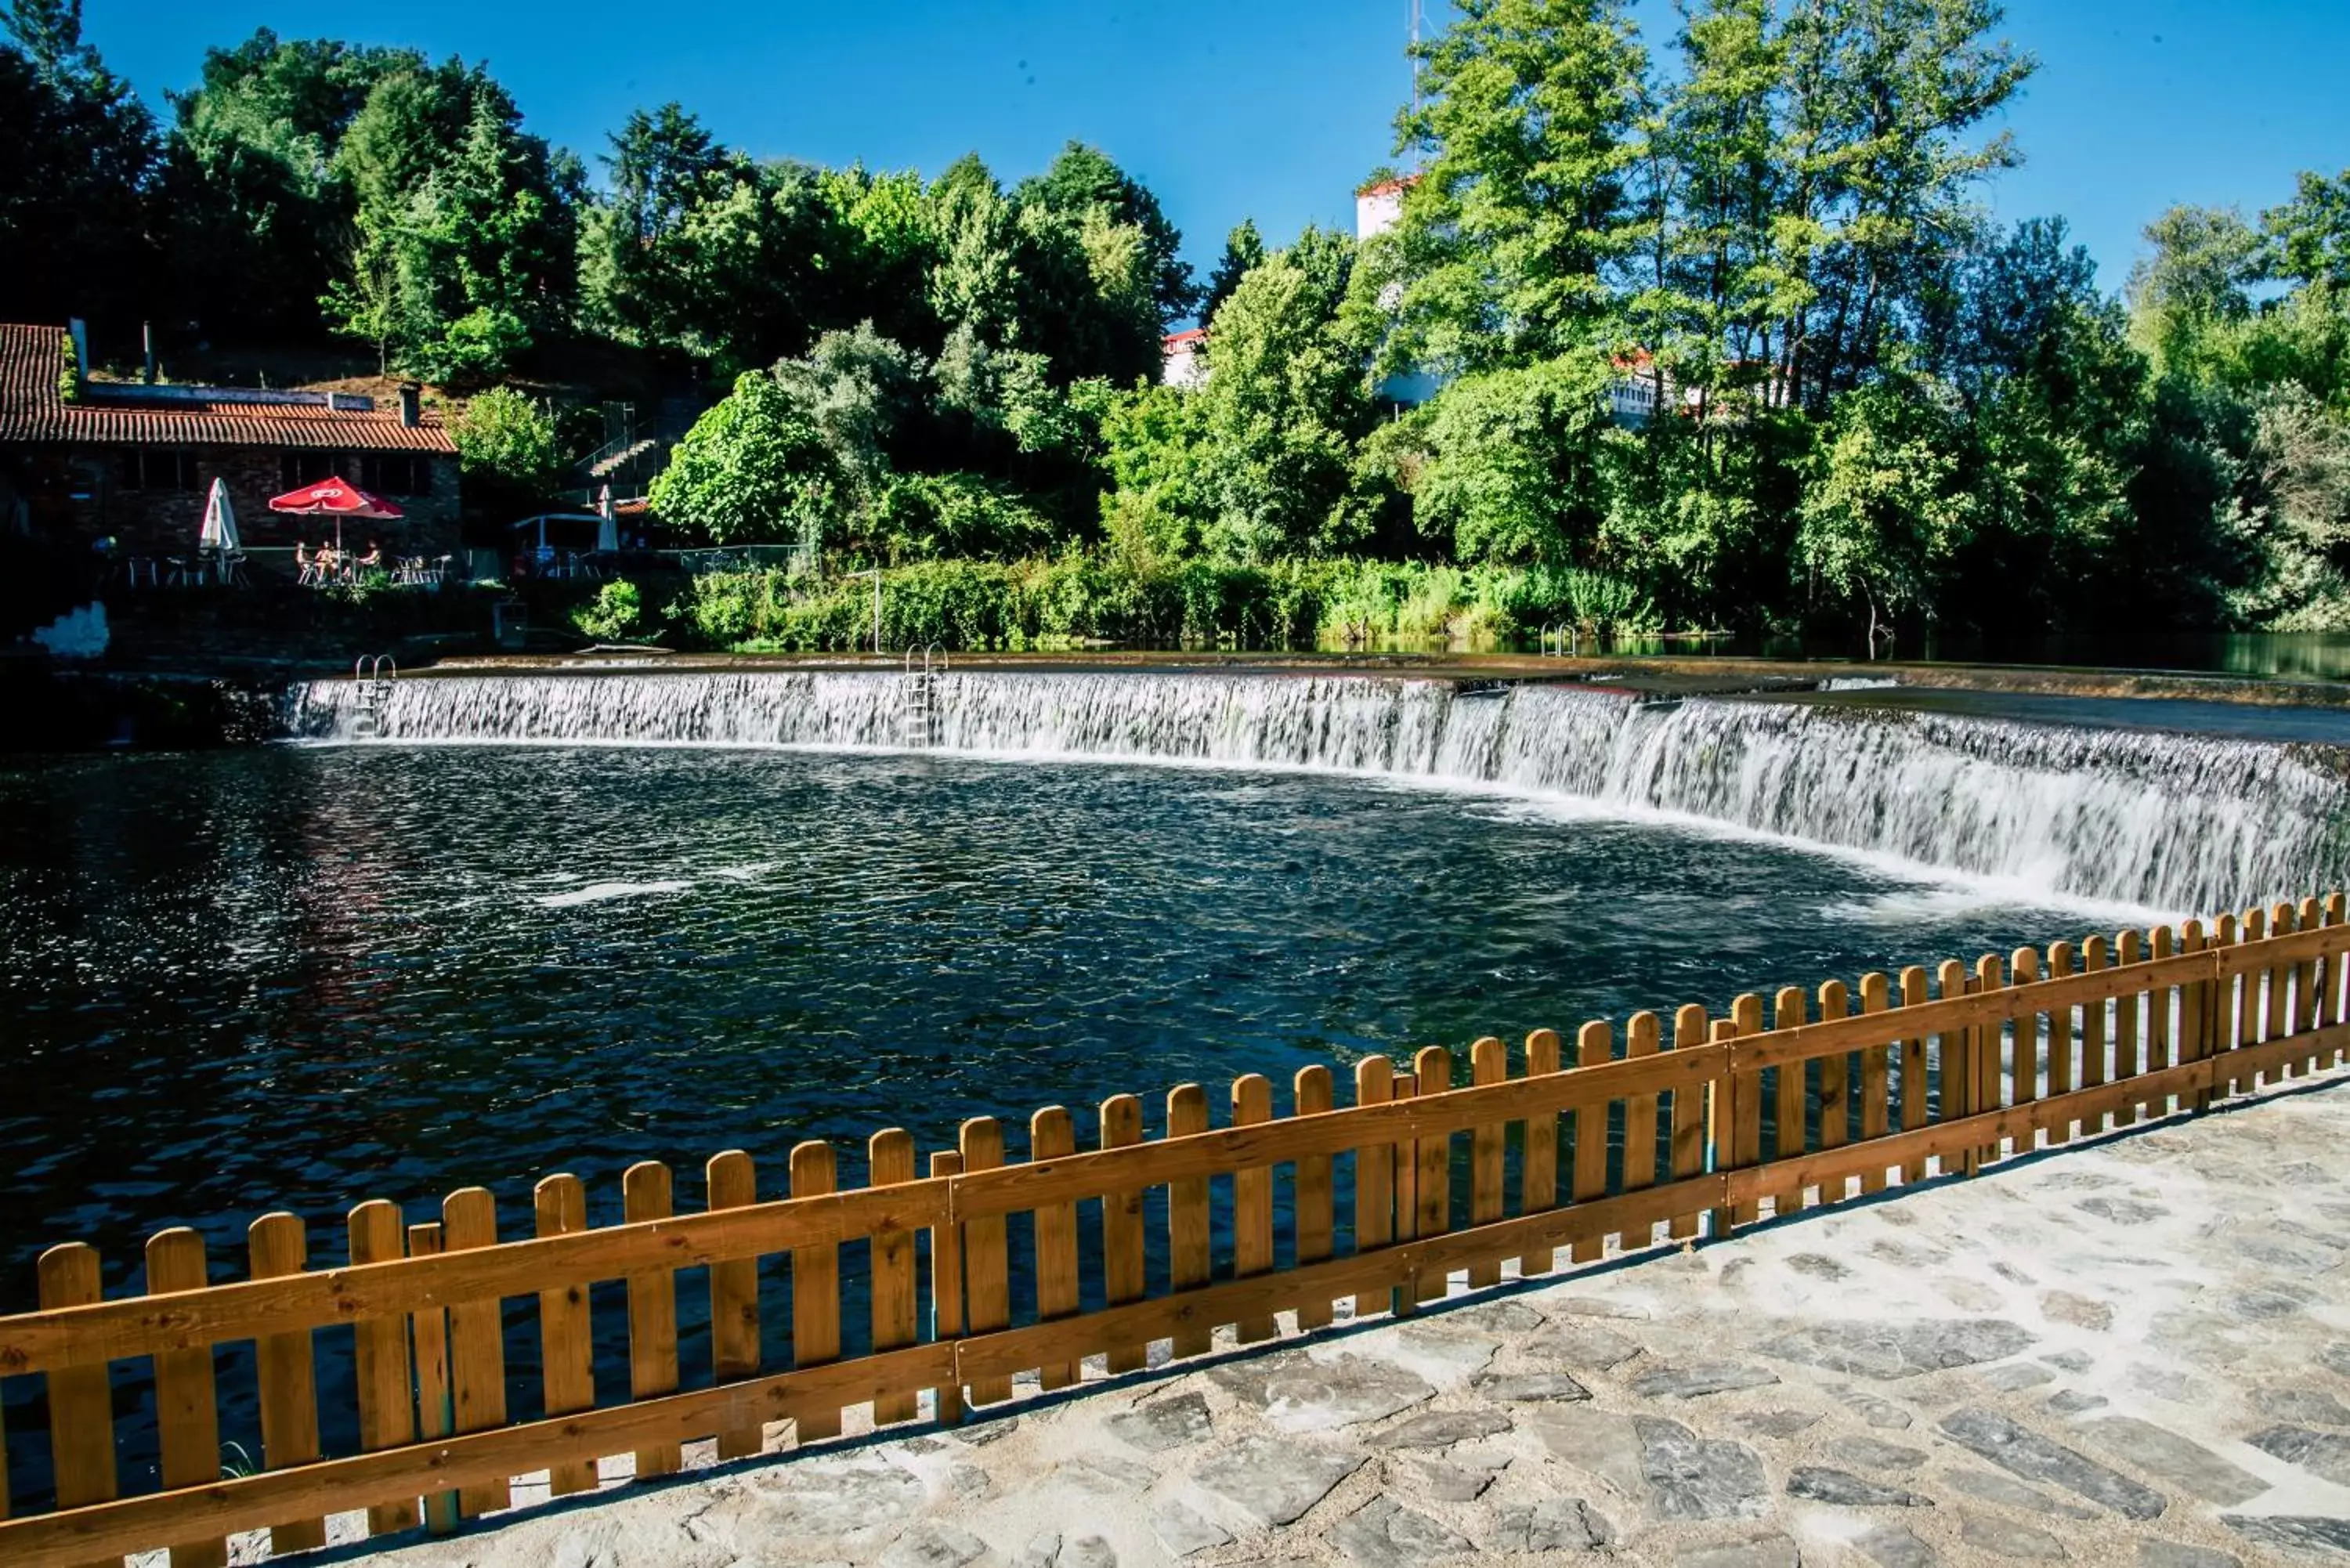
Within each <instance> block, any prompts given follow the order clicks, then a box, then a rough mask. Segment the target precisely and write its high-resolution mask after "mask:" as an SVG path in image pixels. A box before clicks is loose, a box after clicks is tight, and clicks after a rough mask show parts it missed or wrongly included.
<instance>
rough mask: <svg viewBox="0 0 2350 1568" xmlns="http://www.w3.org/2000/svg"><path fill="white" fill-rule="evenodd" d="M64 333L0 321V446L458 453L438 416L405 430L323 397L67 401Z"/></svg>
mask: <svg viewBox="0 0 2350 1568" xmlns="http://www.w3.org/2000/svg"><path fill="white" fill-rule="evenodd" d="M65 343H66V329H65V328H64V327H39V326H26V325H23V324H16V323H0V442H33V441H38V442H43V443H48V444H57V445H65V446H259V447H300V448H309V449H313V450H324V451H330V452H435V453H440V454H442V455H444V456H454V455H455V454H456V451H457V449H456V446H455V445H454V444H453V443H452V441H450V439H449V432H448V431H447V430H445V429H444V428H442V423H441V419H440V416H439V415H438V414H433V413H424V414H422V415H421V417H420V418H419V420H418V422H417V423H415V424H412V425H408V424H402V423H400V410H399V408H398V407H397V406H396V405H395V406H394V407H392V408H389V409H386V408H383V407H381V406H380V405H379V406H375V407H366V408H363V407H359V406H357V405H359V404H360V403H362V402H365V401H366V400H363V399H357V398H346V399H343V400H341V403H342V405H343V406H337V404H336V401H335V400H332V399H329V398H328V397H327V396H326V395H325V394H315V395H314V399H315V400H306V401H302V402H279V401H268V400H263V399H265V398H266V396H267V394H263V393H255V392H248V391H243V390H240V389H235V388H230V387H182V388H173V389H170V390H169V393H168V394H167V395H168V396H170V398H171V400H170V401H168V402H165V401H161V400H155V401H150V400H146V399H148V398H154V397H157V396H158V393H157V392H156V391H155V390H152V389H144V388H139V387H130V386H125V387H122V388H121V389H120V390H119V391H116V392H114V393H113V394H112V395H111V396H109V383H107V382H103V381H93V382H87V383H85V390H84V394H83V396H82V398H81V399H80V400H77V401H74V402H68V401H66V400H65V399H64V398H63V397H61V396H59V395H58V392H57V380H58V378H59V377H60V376H61V375H62V374H63V373H64V371H65V368H66V350H65Z"/></svg>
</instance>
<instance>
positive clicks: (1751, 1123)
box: [1727, 992, 1763, 1226]
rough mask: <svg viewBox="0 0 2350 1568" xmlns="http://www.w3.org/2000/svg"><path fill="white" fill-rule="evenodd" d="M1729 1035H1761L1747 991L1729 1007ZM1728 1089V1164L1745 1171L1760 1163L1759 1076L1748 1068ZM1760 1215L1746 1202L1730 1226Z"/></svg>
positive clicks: (1758, 1005)
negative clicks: (1729, 1090) (1729, 1092)
mask: <svg viewBox="0 0 2350 1568" xmlns="http://www.w3.org/2000/svg"><path fill="white" fill-rule="evenodd" d="M1730 1016H1731V1034H1732V1035H1735V1036H1743V1037H1746V1038H1750V1039H1751V1038H1752V1037H1753V1036H1754V1035H1757V1034H1760V1033H1763V999H1762V998H1761V997H1759V996H1756V995H1754V994H1753V993H1752V992H1748V993H1747V994H1746V995H1743V996H1742V997H1740V998H1739V999H1738V1000H1737V1001H1736V1002H1732V1003H1731V1010H1730ZM1736 1079H1737V1081H1736V1082H1735V1083H1734V1084H1733V1085H1731V1100H1730V1110H1731V1116H1730V1123H1729V1131H1730V1165H1729V1166H1728V1167H1727V1168H1729V1169H1733V1170H1746V1169H1750V1168H1752V1167H1754V1166H1758V1165H1760V1164H1762V1163H1763V1074H1762V1072H1761V1070H1760V1069H1757V1068H1750V1069H1748V1070H1747V1071H1745V1072H1742V1073H1740V1074H1738V1075H1736ZM1761 1213H1762V1209H1761V1207H1760V1205H1758V1204H1757V1203H1755V1202H1754V1200H1753V1199H1748V1200H1747V1201H1746V1202H1744V1203H1741V1204H1737V1205H1735V1206H1733V1207H1732V1208H1731V1210H1730V1222H1731V1225H1732V1226H1738V1225H1752V1223H1754V1220H1755V1219H1756V1218H1757V1216H1759V1215H1760V1214H1761Z"/></svg>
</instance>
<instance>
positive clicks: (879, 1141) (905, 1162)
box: [746, 1127, 921, 1427]
mask: <svg viewBox="0 0 2350 1568" xmlns="http://www.w3.org/2000/svg"><path fill="white" fill-rule="evenodd" d="M918 1158H920V1156H919V1154H918V1152H917V1151H916V1149H915V1147H914V1135H913V1134H912V1133H910V1132H908V1131H907V1130H906V1129H905V1128H903V1127H884V1128H882V1129H881V1130H880V1131H879V1132H877V1133H875V1134H874V1135H873V1136H872V1137H868V1138H867V1139H866V1140H865V1175H866V1181H867V1184H868V1186H872V1187H899V1186H902V1185H903V1184H905V1183H907V1182H909V1181H911V1180H913V1179H915V1176H916V1166H915V1161H916V1160H917V1159H918ZM746 1171H747V1167H746ZM746 1185H747V1183H746ZM872 1270H873V1289H872V1302H871V1303H870V1308H869V1310H870V1314H871V1319H872V1325H873V1349H874V1351H875V1353H876V1354H879V1352H881V1351H885V1350H902V1349H904V1348H905V1347H906V1346H908V1345H912V1344H913V1343H914V1342H915V1341H916V1340H918V1339H920V1337H921V1301H920V1295H919V1294H918V1293H917V1291H916V1288H915V1282H914V1233H913V1232H912V1231H909V1230H905V1229H903V1228H902V1227H899V1226H892V1227H890V1228H889V1230H888V1231H884V1232H882V1233H881V1234H879V1235H877V1236H875V1237H874V1238H873V1241H872ZM757 1279H758V1276H757V1275H756V1274H755V1273H754V1275H753V1276H752V1292H753V1293H752V1297H751V1318H750V1326H751V1330H752V1334H751V1339H750V1343H749V1345H748V1347H747V1348H748V1350H749V1353H750V1362H751V1366H750V1370H751V1371H753V1372H756V1371H757V1370H758V1366H759V1342H758V1334H757V1331H758V1323H759V1319H758V1304H757V1303H758V1297H757V1288H758V1286H757ZM920 1408H921V1407H920V1404H919V1403H918V1402H917V1400H916V1397H915V1394H914V1390H912V1389H911V1388H908V1389H904V1390H902V1391H900V1392H898V1393H895V1394H880V1395H876V1396H875V1397H874V1400H873V1424H874V1425H875V1426H877V1427H886V1426H888V1425H889V1423H891V1422H892V1421H910V1420H912V1419H913V1418H914V1417H915V1416H917V1415H919V1414H920Z"/></svg>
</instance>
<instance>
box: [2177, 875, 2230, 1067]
mask: <svg viewBox="0 0 2350 1568" xmlns="http://www.w3.org/2000/svg"><path fill="white" fill-rule="evenodd" d="M2208 946H2209V944H2208V943H2207V942H2206V941H2205V940H2204V934H2203V922H2202V921H2201V920H2189V921H2188V922H2187V923H2186V924H2185V925H2184V926H2182V927H2180V928H2179V931H2178V950H2179V951H2180V952H2182V953H2199V952H2202V951H2204V950H2205V949H2206V948H2207V947H2208ZM2219 1005H2220V996H2219V992H2218V985H2217V982H2216V981H2208V980H2190V981H2188V982H2187V983H2186V984H2184V985H2182V986H2180V987H2179V988H2178V1059H2179V1061H2181V1062H2203V1061H2208V1060H2210V1055H2211V1052H2212V1050H2213V1049H2214V1044H2215V1041H2216V1039H2217V1037H2218V1027H2217V1023H2218V1016H2219ZM2179 1097H2180V1098H2181V1099H2183V1100H2185V1101H2187V1102H2188V1103H2189V1105H2191V1106H2193V1107H2194V1108H2195V1109H2196V1110H2198V1111H2207V1110H2210V1108H2211V1091H2210V1089H2208V1088H2206V1089H2198V1090H2196V1091H2195V1092H2194V1093H2192V1094H2191V1095H2183V1096H2179Z"/></svg>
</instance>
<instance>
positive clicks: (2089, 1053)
mask: <svg viewBox="0 0 2350 1568" xmlns="http://www.w3.org/2000/svg"><path fill="white" fill-rule="evenodd" d="M2105 971H2106V939H2105V938H2104V937H2102V936H2093V937H2090V938H2089V939H2087V940H2085V941H2084V942H2082V944H2081V972H2082V973H2083V974H2102V973H2104V972H2105ZM2107 1044H2108V1042H2107V1039H2106V1003H2105V1002H2104V1001H2103V1000H2102V999H2100V1000H2098V1001H2095V1002H2083V1003H2082V1004H2081V1071H2080V1075H2079V1084H2080V1086H2081V1087H2082V1088H2085V1089H2096V1088H2103V1087H2104V1086H2105V1085H2106V1084H2107V1083H2109V1082H2111V1081H2112V1077H2113V1069H2112V1066H2111V1064H2110V1063H2109V1062H2108V1060H2107V1057H2106V1048H2107ZM2105 1130H2106V1117H2105V1113H2104V1112H2102V1111H2100V1112H2097V1113H2095V1114H2094V1115H2092V1116H2088V1117H2086V1118H2085V1119H2084V1120H2083V1121H2082V1123H2081V1133H2082V1136H2083V1137H2096V1136H2097V1135H2098V1134H2100V1133H2102V1132H2104V1131H2105Z"/></svg>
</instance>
